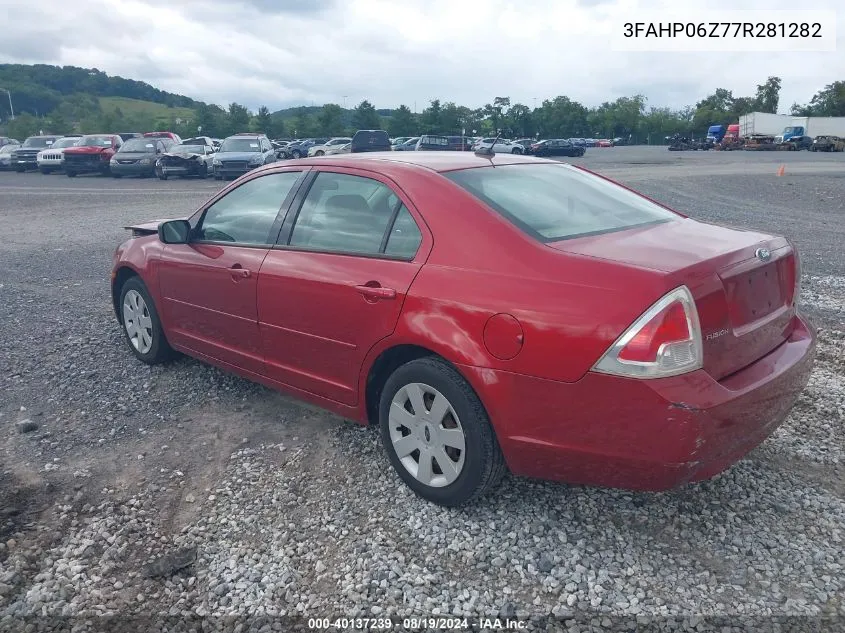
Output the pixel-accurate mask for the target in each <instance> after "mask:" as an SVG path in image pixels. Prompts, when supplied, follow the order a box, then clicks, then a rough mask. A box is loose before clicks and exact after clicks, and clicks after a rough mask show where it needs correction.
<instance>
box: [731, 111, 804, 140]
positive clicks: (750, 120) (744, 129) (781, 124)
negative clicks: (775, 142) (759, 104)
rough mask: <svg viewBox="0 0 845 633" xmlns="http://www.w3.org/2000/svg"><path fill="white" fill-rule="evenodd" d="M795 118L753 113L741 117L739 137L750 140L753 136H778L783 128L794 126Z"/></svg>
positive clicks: (783, 115) (786, 115)
mask: <svg viewBox="0 0 845 633" xmlns="http://www.w3.org/2000/svg"><path fill="white" fill-rule="evenodd" d="M794 118H795V117H793V116H790V115H788V114H770V113H768V112H752V113H750V114H743V115H742V116H741V117H739V135H740V137H741V138H748V137H749V136H751V135H752V134H766V135H769V136H778V135H779V134H781V133H782V132H783V128H785V127H787V126H790V125H792V120H793V119H794Z"/></svg>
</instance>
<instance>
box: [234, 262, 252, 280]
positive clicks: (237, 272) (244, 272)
mask: <svg viewBox="0 0 845 633" xmlns="http://www.w3.org/2000/svg"><path fill="white" fill-rule="evenodd" d="M229 273H231V275H232V279H234V280H235V281H237V280H238V279H247V278H248V277H249V276H250V275H251V274H252V273H251V272H250V271H249V269H247V268H244V267H243V266H241V265H240V264H233V265H232V267H231V268H230V269H229Z"/></svg>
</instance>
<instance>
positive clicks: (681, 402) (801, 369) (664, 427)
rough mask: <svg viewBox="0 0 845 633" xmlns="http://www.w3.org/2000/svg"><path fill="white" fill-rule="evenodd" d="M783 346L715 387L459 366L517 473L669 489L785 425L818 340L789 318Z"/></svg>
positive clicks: (689, 378)
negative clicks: (554, 377)
mask: <svg viewBox="0 0 845 633" xmlns="http://www.w3.org/2000/svg"><path fill="white" fill-rule="evenodd" d="M795 318H796V323H795V330H794V332H793V334H792V336H791V337H790V338H789V340H788V341H786V342H785V343H783V344H782V345H780V346H779V347H778V348H777V349H775V350H774V351H772V352H771V353H769V354H768V355H766V356H765V357H763V358H761V359H759V360H758V361H757V362H755V363H754V364H753V365H751V366H749V367H746V368H745V369H743V370H741V371H740V372H737V373H736V374H733V375H732V376H729V377H728V378H725V379H723V380H721V381H716V380H714V379H713V378H711V377H710V376H709V374H707V373H706V372H704V371H701V370H699V371H696V372H692V373H690V374H686V375H683V376H676V377H672V378H663V379H657V380H635V379H628V378H618V377H614V376H608V375H603V374H598V373H592V372H591V373H588V374H587V375H586V376H584V378H582V379H581V380H579V381H578V382H575V383H561V382H554V381H549V380H543V379H538V378H532V377H529V376H523V375H517V374H510V373H507V372H503V371H493V370H489V369H481V368H473V367H466V366H463V367H461V370H462V371H463V372H464V375H465V376H467V377H468V378H469V380H470V382H471V383H473V386H474V387H475V389H476V391H477V392H478V393H479V394H481V397H482V400H484V404H485V405H486V407H487V410H488V412H489V413H490V417H491V421H492V422H493V425H494V427H495V429H496V434H497V437H498V438H499V442H500V444H501V447H502V450H503V452H504V454H505V459H506V461H507V463H508V466H509V468H510V469H511V471H512V472H513V473H514V474H517V475H523V476H528V477H537V478H541V479H551V480H559V481H566V482H570V483H576V484H586V485H594V486H606V487H613V488H626V489H634V490H666V489H670V488H674V487H677V486H680V485H683V484H686V483H689V482H693V481H700V480H703V479H708V478H710V477H713V476H714V475H716V474H718V473H720V472H722V471H723V470H725V469H726V468H728V467H729V466H731V465H732V464H734V463H735V462H737V461H738V460H739V459H741V458H742V457H743V456H744V455H746V454H747V453H748V452H749V451H751V449H753V448H754V447H756V446H757V445H759V444H760V443H761V442H762V441H763V440H765V439H766V438H767V437H768V436H769V435H770V434H771V433H772V432H773V431H774V430H775V429H776V428H777V427H778V426H779V425H780V424H781V423H782V422H783V420H784V419H785V418H786V416H787V414H788V413H789V411H790V409H791V408H792V406H793V404H794V403H795V400H796V399H797V398H798V395H799V394H800V393H801V391H802V390H803V389H804V387H805V386H806V384H807V381H808V380H809V377H810V372H811V370H812V365H813V360H814V357H815V334H814V333H813V331H812V330H811V328H810V327H809V326H808V325H807V324H806V323H805V322H804V321H803V320H802V319H801V318H800V317H795Z"/></svg>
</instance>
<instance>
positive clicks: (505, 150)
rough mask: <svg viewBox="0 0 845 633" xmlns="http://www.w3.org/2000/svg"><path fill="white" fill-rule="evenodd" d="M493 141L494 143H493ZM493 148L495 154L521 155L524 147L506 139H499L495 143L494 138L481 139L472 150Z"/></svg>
mask: <svg viewBox="0 0 845 633" xmlns="http://www.w3.org/2000/svg"><path fill="white" fill-rule="evenodd" d="M494 141H495V143H494ZM491 147H492V148H493V151H494V152H495V153H496V154H523V153H525V147H523V146H522V145H519V144H517V143H514V142H513V141H509V140H507V139H499V140H498V141H496V139H494V138H485V139H481V141H479V142H478V143H476V144H475V146H474V147H473V149H475V150H479V149H489V148H491Z"/></svg>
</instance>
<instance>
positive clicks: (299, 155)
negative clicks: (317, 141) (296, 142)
mask: <svg viewBox="0 0 845 633" xmlns="http://www.w3.org/2000/svg"><path fill="white" fill-rule="evenodd" d="M290 155H291V156H293V157H294V158H302V152H300V151H299V150H298V149H295V150H293V151H292V152H291V153H290Z"/></svg>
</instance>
